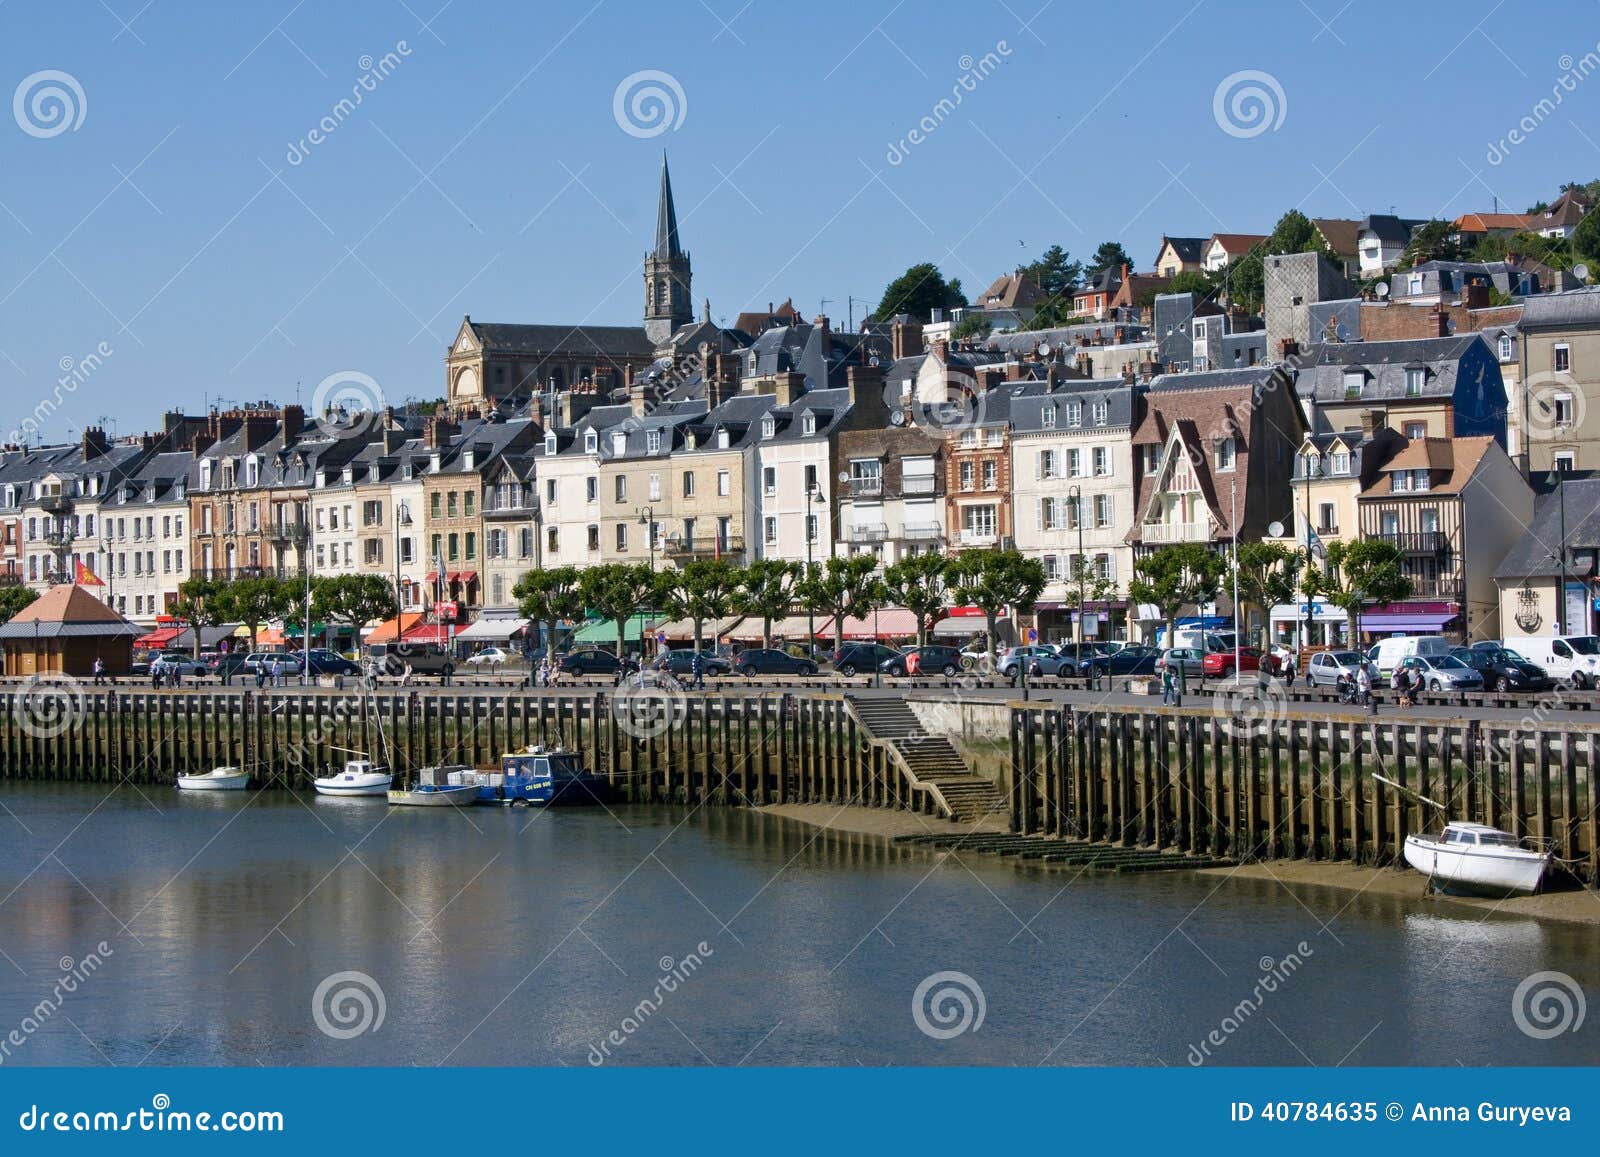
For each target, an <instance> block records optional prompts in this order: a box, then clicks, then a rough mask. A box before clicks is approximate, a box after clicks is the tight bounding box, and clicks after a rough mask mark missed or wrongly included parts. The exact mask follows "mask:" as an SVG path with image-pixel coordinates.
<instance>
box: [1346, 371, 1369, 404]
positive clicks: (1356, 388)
mask: <svg viewBox="0 0 1600 1157" xmlns="http://www.w3.org/2000/svg"><path fill="white" fill-rule="evenodd" d="M1366 384H1367V375H1366V373H1365V372H1363V371H1361V370H1346V371H1345V372H1344V396H1345V397H1346V398H1359V397H1360V396H1361V391H1362V390H1363V389H1365V388H1366Z"/></svg>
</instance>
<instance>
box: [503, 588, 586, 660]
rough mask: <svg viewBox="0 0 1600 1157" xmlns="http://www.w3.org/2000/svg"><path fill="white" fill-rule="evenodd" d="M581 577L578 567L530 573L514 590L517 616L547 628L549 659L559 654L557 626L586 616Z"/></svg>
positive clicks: (547, 653)
mask: <svg viewBox="0 0 1600 1157" xmlns="http://www.w3.org/2000/svg"><path fill="white" fill-rule="evenodd" d="M579 577H580V572H579V570H578V568H577V567H575V566H558V567H552V568H550V569H549V570H530V571H527V572H526V573H524V574H523V576H522V577H521V578H519V579H518V580H517V583H516V585H515V586H513V587H512V588H511V597H512V598H514V599H516V600H517V613H518V614H521V615H523V616H524V617H526V618H529V619H532V620H533V621H534V622H536V623H538V624H540V625H541V626H543V627H544V628H545V637H544V646H545V652H544V653H545V654H546V655H547V656H553V655H554V654H555V652H556V625H557V624H558V623H560V622H561V620H562V619H566V620H568V621H570V620H572V619H575V618H577V617H578V616H579V615H581V614H583V591H582V590H581V588H580V584H579Z"/></svg>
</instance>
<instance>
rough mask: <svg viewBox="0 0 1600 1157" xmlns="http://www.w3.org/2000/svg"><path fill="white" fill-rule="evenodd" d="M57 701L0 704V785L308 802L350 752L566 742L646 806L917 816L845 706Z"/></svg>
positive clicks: (439, 756)
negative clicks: (252, 788)
mask: <svg viewBox="0 0 1600 1157" xmlns="http://www.w3.org/2000/svg"><path fill="white" fill-rule="evenodd" d="M47 694H48V693H46V692H41V691H34V692H32V693H31V694H30V693H23V692H17V691H7V692H0V780H40V781H46V780H48V781H56V782H73V781H76V782H86V783H105V784H115V783H120V782H128V783H135V784H171V783H172V782H173V780H174V778H175V777H176V776H178V775H180V774H187V773H192V772H203V771H209V770H210V769H211V768H213V767H217V766H221V765H231V766H237V767H248V768H250V769H251V771H252V772H253V773H254V775H255V781H256V782H257V783H259V784H261V785H262V786H267V787H289V788H294V789H299V790H309V788H310V786H311V785H310V781H311V778H312V777H313V776H314V775H316V774H321V772H322V769H323V768H327V767H335V766H338V765H339V764H341V763H342V762H343V761H344V760H345V759H347V758H351V755H350V753H349V751H350V749H353V750H355V751H358V752H367V753H370V757H371V758H372V759H374V760H376V761H378V762H380V763H386V764H389V765H391V766H394V767H396V768H398V769H400V770H401V771H402V772H404V771H407V770H409V769H413V768H418V767H424V766H428V765H430V764H441V763H461V764H466V765H468V766H473V767H492V766H498V764H499V762H500V757H501V755H502V754H504V753H505V752H507V751H513V750H517V749H520V748H522V747H523V746H525V745H527V744H530V743H544V744H547V745H554V744H557V743H560V744H564V745H565V746H567V747H568V748H571V749H575V750H578V751H581V752H582V753H583V754H584V755H585V757H586V759H587V761H588V763H589V766H590V767H591V768H592V769H593V770H595V771H597V772H599V773H600V774H603V775H605V776H607V777H608V778H609V779H610V780H611V782H612V783H613V784H614V785H615V787H616V789H617V792H618V794H619V796H620V797H621V798H624V799H631V800H635V801H638V802H675V801H685V802H699V801H716V802H730V803H740V804H765V803H827V802H834V803H847V802H853V803H862V804H872V805H878V806H890V807H898V806H902V805H903V804H904V805H905V806H909V803H907V802H906V801H903V800H902V795H903V794H904V792H903V789H902V785H901V783H900V782H899V780H898V776H897V774H896V773H895V771H894V769H893V768H892V767H891V766H889V763H888V761H887V760H885V759H884V758H883V757H882V752H881V751H879V750H877V749H875V748H873V746H872V745H871V744H869V743H868V742H867V739H866V737H865V736H864V735H863V734H861V733H860V732H859V729H858V727H857V724H856V722H855V719H854V718H853V717H852V716H851V715H850V713H849V711H848V709H847V707H846V704H845V700H844V697H843V696H841V695H824V694H807V695H803V696H800V695H793V694H779V693H770V692H767V693H761V692H751V693H748V694H716V693H712V694H687V695H681V696H678V697H676V698H672V699H670V700H667V701H665V703H664V705H662V704H657V703H647V704H645V706H646V708H647V710H645V711H643V712H642V713H636V712H635V711H634V708H637V707H638V706H639V704H638V703H637V702H634V703H633V704H630V703H629V702H628V701H627V700H626V699H625V698H619V697H617V696H615V695H613V694H612V693H610V692H600V691H581V692H577V693H550V692H505V691H496V690H477V691H474V690H470V689H462V690H455V689H447V690H442V691H435V690H428V691H415V690H412V691H395V692H386V691H379V692H377V693H375V694H372V695H368V696H363V695H361V694H359V693H356V692H351V693H348V694H343V693H338V692H329V691H306V692H303V693H302V692H297V691H271V692H259V691H250V690H217V691H209V690H208V691H149V690H121V689H99V688H91V687H75V688H72V689H70V690H69V691H63V692H61V693H60V694H59V695H58V696H57V697H56V699H55V700H53V701H46V700H45V698H44V697H45V696H46V695H47ZM374 716H376V717H377V718H381V719H382V721H383V735H384V736H385V737H386V738H387V741H388V745H389V752H388V753H387V754H386V753H385V752H384V750H383V749H382V746H381V744H380V742H379V732H378V728H377V726H376V722H375V719H374Z"/></svg>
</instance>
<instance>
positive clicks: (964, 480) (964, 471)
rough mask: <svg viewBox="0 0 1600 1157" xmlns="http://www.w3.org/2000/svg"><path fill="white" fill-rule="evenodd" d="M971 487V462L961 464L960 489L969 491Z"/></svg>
mask: <svg viewBox="0 0 1600 1157" xmlns="http://www.w3.org/2000/svg"><path fill="white" fill-rule="evenodd" d="M972 486H973V473H972V463H971V462H963V463H962V464H961V489H963V490H971V489H972Z"/></svg>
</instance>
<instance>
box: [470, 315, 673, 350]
mask: <svg viewBox="0 0 1600 1157" xmlns="http://www.w3.org/2000/svg"><path fill="white" fill-rule="evenodd" d="M468 321H469V324H470V325H471V326H472V332H473V333H475V334H476V335H477V336H478V340H479V341H480V342H481V343H482V344H483V348H484V350H485V351H487V352H489V353H515V354H578V355H583V354H596V355H606V354H609V355H612V356H614V357H648V356H650V355H652V354H654V353H655V349H656V347H655V343H654V342H652V341H651V340H650V339H649V338H648V337H646V336H645V332H644V327H643V326H636V325H508V324H505V323H503V322H491V321H471V319H470V318H469V319H468Z"/></svg>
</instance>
